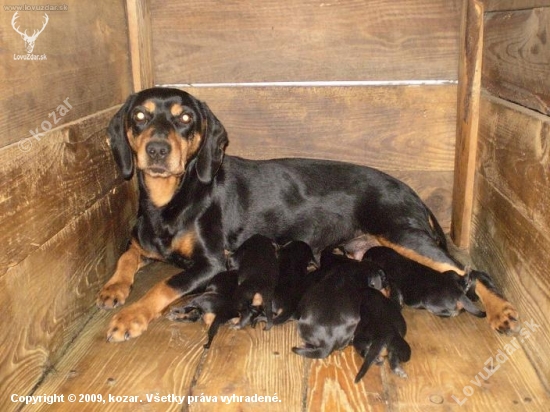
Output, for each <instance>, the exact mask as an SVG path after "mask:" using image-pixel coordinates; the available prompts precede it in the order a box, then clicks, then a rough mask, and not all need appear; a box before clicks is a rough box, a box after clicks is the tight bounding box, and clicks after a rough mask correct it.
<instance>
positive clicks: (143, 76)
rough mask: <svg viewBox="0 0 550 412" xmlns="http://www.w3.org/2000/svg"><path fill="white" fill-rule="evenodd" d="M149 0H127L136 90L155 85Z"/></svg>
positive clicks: (133, 76)
mask: <svg viewBox="0 0 550 412" xmlns="http://www.w3.org/2000/svg"><path fill="white" fill-rule="evenodd" d="M149 3H150V2H149V1H148V0H126V12H127V16H128V38H129V42H130V56H131V58H132V78H133V81H134V92H138V91H140V90H143V89H146V88H148V87H153V86H154V84H155V83H154V80H153V59H152V57H151V56H152V55H153V51H152V49H151V47H152V45H151V41H152V33H151V31H152V29H151V12H150V10H149Z"/></svg>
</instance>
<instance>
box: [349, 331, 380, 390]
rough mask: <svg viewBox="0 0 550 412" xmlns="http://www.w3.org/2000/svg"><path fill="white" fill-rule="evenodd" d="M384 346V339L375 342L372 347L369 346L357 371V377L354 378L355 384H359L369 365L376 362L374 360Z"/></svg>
mask: <svg viewBox="0 0 550 412" xmlns="http://www.w3.org/2000/svg"><path fill="white" fill-rule="evenodd" d="M385 345H386V341H385V340H384V339H378V340H375V341H374V342H373V343H372V345H370V348H369V350H368V351H367V353H366V354H365V360H364V361H363V365H361V368H360V369H359V372H357V376H356V377H355V383H359V381H360V380H361V379H362V378H363V376H365V374H366V373H367V371H368V370H369V368H370V367H371V365H372V364H373V363H374V362H375V361H376V358H378V355H379V354H380V352H381V351H382V349H384V346H385Z"/></svg>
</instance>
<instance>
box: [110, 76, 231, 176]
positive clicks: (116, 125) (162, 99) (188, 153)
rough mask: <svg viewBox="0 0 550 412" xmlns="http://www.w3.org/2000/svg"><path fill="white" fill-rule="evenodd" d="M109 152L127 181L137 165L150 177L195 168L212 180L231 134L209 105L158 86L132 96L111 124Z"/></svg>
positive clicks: (170, 174)
mask: <svg viewBox="0 0 550 412" xmlns="http://www.w3.org/2000/svg"><path fill="white" fill-rule="evenodd" d="M108 133H109V138H110V144H111V150H112V151H113V155H114V158H115V161H116V163H117V165H118V167H119V168H120V170H121V171H122V175H123V176H124V178H125V179H127V180H128V179H130V178H131V177H132V175H133V173H134V169H135V168H137V169H138V170H141V171H142V172H143V173H146V174H148V175H150V176H152V177H169V176H181V175H183V174H184V173H186V171H191V170H190V166H192V165H193V167H194V169H196V172H197V176H198V178H199V180H200V181H201V182H203V183H209V182H211V181H212V179H213V177H214V176H215V175H216V173H217V171H218V169H219V167H220V165H221V163H222V160H223V155H224V151H225V147H226V146H227V143H228V140H227V133H226V131H225V129H224V127H223V126H222V124H221V123H220V121H219V120H218V119H217V118H216V116H214V114H213V113H212V112H211V111H210V109H209V108H208V106H207V105H206V104H205V103H203V102H201V101H199V100H197V99H196V98H194V97H193V96H191V95H190V94H189V93H186V92H184V91H182V90H178V89H172V88H161V87H154V88H151V89H146V90H143V91H141V92H139V93H137V94H133V95H131V96H130V97H128V99H127V100H126V102H125V103H124V105H123V106H122V107H121V109H120V110H119V111H118V112H117V113H116V114H115V116H114V117H113V119H112V120H111V122H110V124H109V128H108Z"/></svg>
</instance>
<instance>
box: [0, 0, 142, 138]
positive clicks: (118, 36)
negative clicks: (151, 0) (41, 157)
mask: <svg viewBox="0 0 550 412" xmlns="http://www.w3.org/2000/svg"><path fill="white" fill-rule="evenodd" d="M3 3H4V4H5V3H6V2H3ZM8 4H9V2H8ZM64 4H65V5H67V6H68V10H67V11H56V12H49V13H48V16H49V21H48V24H47V26H46V27H45V28H44V31H43V32H42V33H41V34H40V35H39V37H38V38H37V39H36V43H35V48H34V50H33V54H35V55H37V56H42V55H45V56H46V59H45V60H32V61H31V60H19V59H18V58H17V59H14V55H18V56H19V55H24V56H26V55H27V53H26V51H25V47H24V46H25V43H24V41H23V40H22V38H21V36H20V35H19V34H17V33H16V32H15V30H14V29H13V28H12V26H11V20H12V18H13V15H14V13H15V11H13V12H4V13H2V16H1V18H0V22H1V24H0V38H2V47H1V48H0V59H1V60H2V62H3V63H2V65H0V89H1V90H2V93H1V96H0V129H1V130H2V133H1V135H0V147H3V146H6V145H8V144H10V143H14V142H17V141H19V140H20V139H23V138H27V137H31V134H30V132H29V130H33V131H36V130H38V132H41V131H43V127H45V128H49V127H50V126H48V124H47V123H44V122H50V124H51V127H56V126H59V125H61V124H64V123H68V122H70V121H74V120H76V119H79V118H81V117H84V116H87V115H89V114H90V113H95V112H98V111H100V110H104V109H106V108H109V107H112V106H114V105H116V104H119V103H120V102H122V101H123V100H124V99H125V98H126V96H127V95H128V93H130V91H131V89H132V84H131V74H130V73H131V72H130V61H129V56H128V38H127V32H126V15H125V11H124V3H122V2H116V3H114V4H113V2H111V1H109V0H101V1H96V2H81V1H77V0H68V1H66V2H64ZM18 16H19V18H18V19H17V22H18V24H19V27H20V28H21V30H25V29H27V33H32V32H33V29H38V28H40V27H42V23H43V21H44V19H43V16H44V12H31V11H28V12H25V11H22V12H19V13H18ZM66 98H69V102H70V104H71V106H72V108H71V109H70V111H69V112H68V113H66V114H65V116H59V114H58V113H56V116H57V117H56V118H55V119H54V117H53V116H52V115H50V113H52V112H56V109H57V107H58V106H59V105H61V104H63V101H64V100H65V99H66ZM56 120H57V121H58V124H57V125H54V124H53V123H54V122H55V121H56ZM42 125H44V126H42Z"/></svg>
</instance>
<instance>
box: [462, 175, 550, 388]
mask: <svg viewBox="0 0 550 412" xmlns="http://www.w3.org/2000/svg"><path fill="white" fill-rule="evenodd" d="M475 206H476V207H475V209H474V226H473V228H474V229H473V233H472V250H471V255H472V260H473V261H474V263H475V264H476V266H478V267H480V268H481V269H489V272H490V273H491V274H492V275H493V276H494V277H495V278H496V280H497V281H498V284H499V285H500V287H501V290H502V291H503V293H504V294H505V296H507V297H508V298H509V299H510V301H511V302H513V303H514V305H515V306H516V308H517V309H518V311H519V313H520V316H521V319H522V320H523V321H524V322H534V323H536V324H538V325H540V326H541V327H540V328H537V329H536V331H535V332H533V333H532V336H531V337H530V338H529V339H521V345H522V347H523V348H524V349H525V351H526V353H527V356H528V357H529V360H530V361H531V363H532V364H533V365H534V367H535V369H536V371H537V373H538V375H539V378H540V379H541V381H542V383H543V384H544V385H545V387H546V389H547V390H549V389H550V381H549V376H550V361H549V354H550V352H549V349H548V348H550V332H549V331H550V320H549V319H548V313H549V310H550V279H549V278H548V276H547V272H548V265H549V264H550V258H549V256H548V248H549V247H550V238H549V237H548V232H547V231H544V230H541V228H540V227H539V226H538V225H535V224H533V223H532V221H530V220H529V219H527V218H526V217H525V216H523V214H522V213H521V212H520V211H519V210H518V209H517V208H516V207H515V204H514V203H512V202H511V201H510V200H509V199H507V198H506V197H505V196H503V195H502V194H501V193H500V192H499V191H498V190H496V189H495V188H494V187H493V186H492V185H491V184H490V183H489V182H488V181H487V180H486V179H485V178H484V177H483V176H481V175H480V176H479V177H478V190H477V196H476V205H475ZM524 324H525V323H524Z"/></svg>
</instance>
